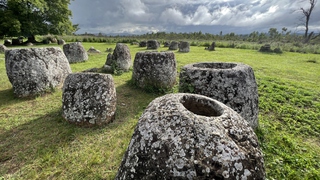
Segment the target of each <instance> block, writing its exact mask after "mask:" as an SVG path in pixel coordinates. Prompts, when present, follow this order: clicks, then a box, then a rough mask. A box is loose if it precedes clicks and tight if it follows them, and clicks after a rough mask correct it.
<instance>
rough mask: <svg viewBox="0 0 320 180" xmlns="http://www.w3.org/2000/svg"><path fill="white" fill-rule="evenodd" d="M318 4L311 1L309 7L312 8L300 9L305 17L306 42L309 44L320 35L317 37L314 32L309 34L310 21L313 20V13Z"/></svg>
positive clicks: (314, 0) (315, 1)
mask: <svg viewBox="0 0 320 180" xmlns="http://www.w3.org/2000/svg"><path fill="white" fill-rule="evenodd" d="M316 4H317V0H309V5H310V7H309V8H307V9H305V8H303V7H302V8H300V10H301V11H302V13H303V15H304V18H305V20H304V27H305V32H304V42H305V43H308V42H309V41H310V39H314V38H316V37H318V36H319V35H320V34H318V35H315V34H314V32H313V31H312V32H311V33H309V21H310V18H311V13H312V11H313V9H314V7H315V5H316Z"/></svg>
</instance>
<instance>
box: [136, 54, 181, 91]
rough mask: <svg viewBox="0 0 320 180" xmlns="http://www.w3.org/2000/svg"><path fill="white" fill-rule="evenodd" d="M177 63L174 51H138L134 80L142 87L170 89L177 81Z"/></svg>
mask: <svg viewBox="0 0 320 180" xmlns="http://www.w3.org/2000/svg"><path fill="white" fill-rule="evenodd" d="M176 76H177V63H176V59H175V55H174V53H173V52H138V53H136V56H135V59H134V63H133V73H132V80H133V81H134V82H135V84H136V85H137V86H138V87H141V88H159V89H170V88H172V87H173V86H174V84H175V83H176Z"/></svg>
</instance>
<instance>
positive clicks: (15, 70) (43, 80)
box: [5, 47, 71, 97]
mask: <svg viewBox="0 0 320 180" xmlns="http://www.w3.org/2000/svg"><path fill="white" fill-rule="evenodd" d="M5 61H6V72H7V75H8V78H9V81H10V82H11V84H12V87H13V92H14V94H15V95H16V96H18V97H34V96H37V95H39V94H42V93H46V92H48V91H51V90H53V89H54V88H56V87H60V86H62V84H63V82H64V80H65V78H66V77H67V75H68V74H69V73H71V68H70V65H69V62H68V59H67V58H66V56H65V55H64V53H63V51H62V50H61V48H59V47H48V48H25V49H10V50H6V51H5Z"/></svg>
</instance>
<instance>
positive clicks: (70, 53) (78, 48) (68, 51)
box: [63, 42, 89, 63]
mask: <svg viewBox="0 0 320 180" xmlns="http://www.w3.org/2000/svg"><path fill="white" fill-rule="evenodd" d="M63 52H64V54H65V55H66V57H67V59H68V61H69V62H70V63H78V62H85V61H87V60H88V58H89V57H88V53H87V51H86V50H85V49H84V47H83V46H82V44H81V42H74V43H70V44H65V45H63Z"/></svg>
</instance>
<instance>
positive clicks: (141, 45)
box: [139, 41, 147, 47]
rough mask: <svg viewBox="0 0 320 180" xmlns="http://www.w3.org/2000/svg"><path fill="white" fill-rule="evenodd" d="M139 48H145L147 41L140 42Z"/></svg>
mask: <svg viewBox="0 0 320 180" xmlns="http://www.w3.org/2000/svg"><path fill="white" fill-rule="evenodd" d="M139 47H147V41H140V42H139Z"/></svg>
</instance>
